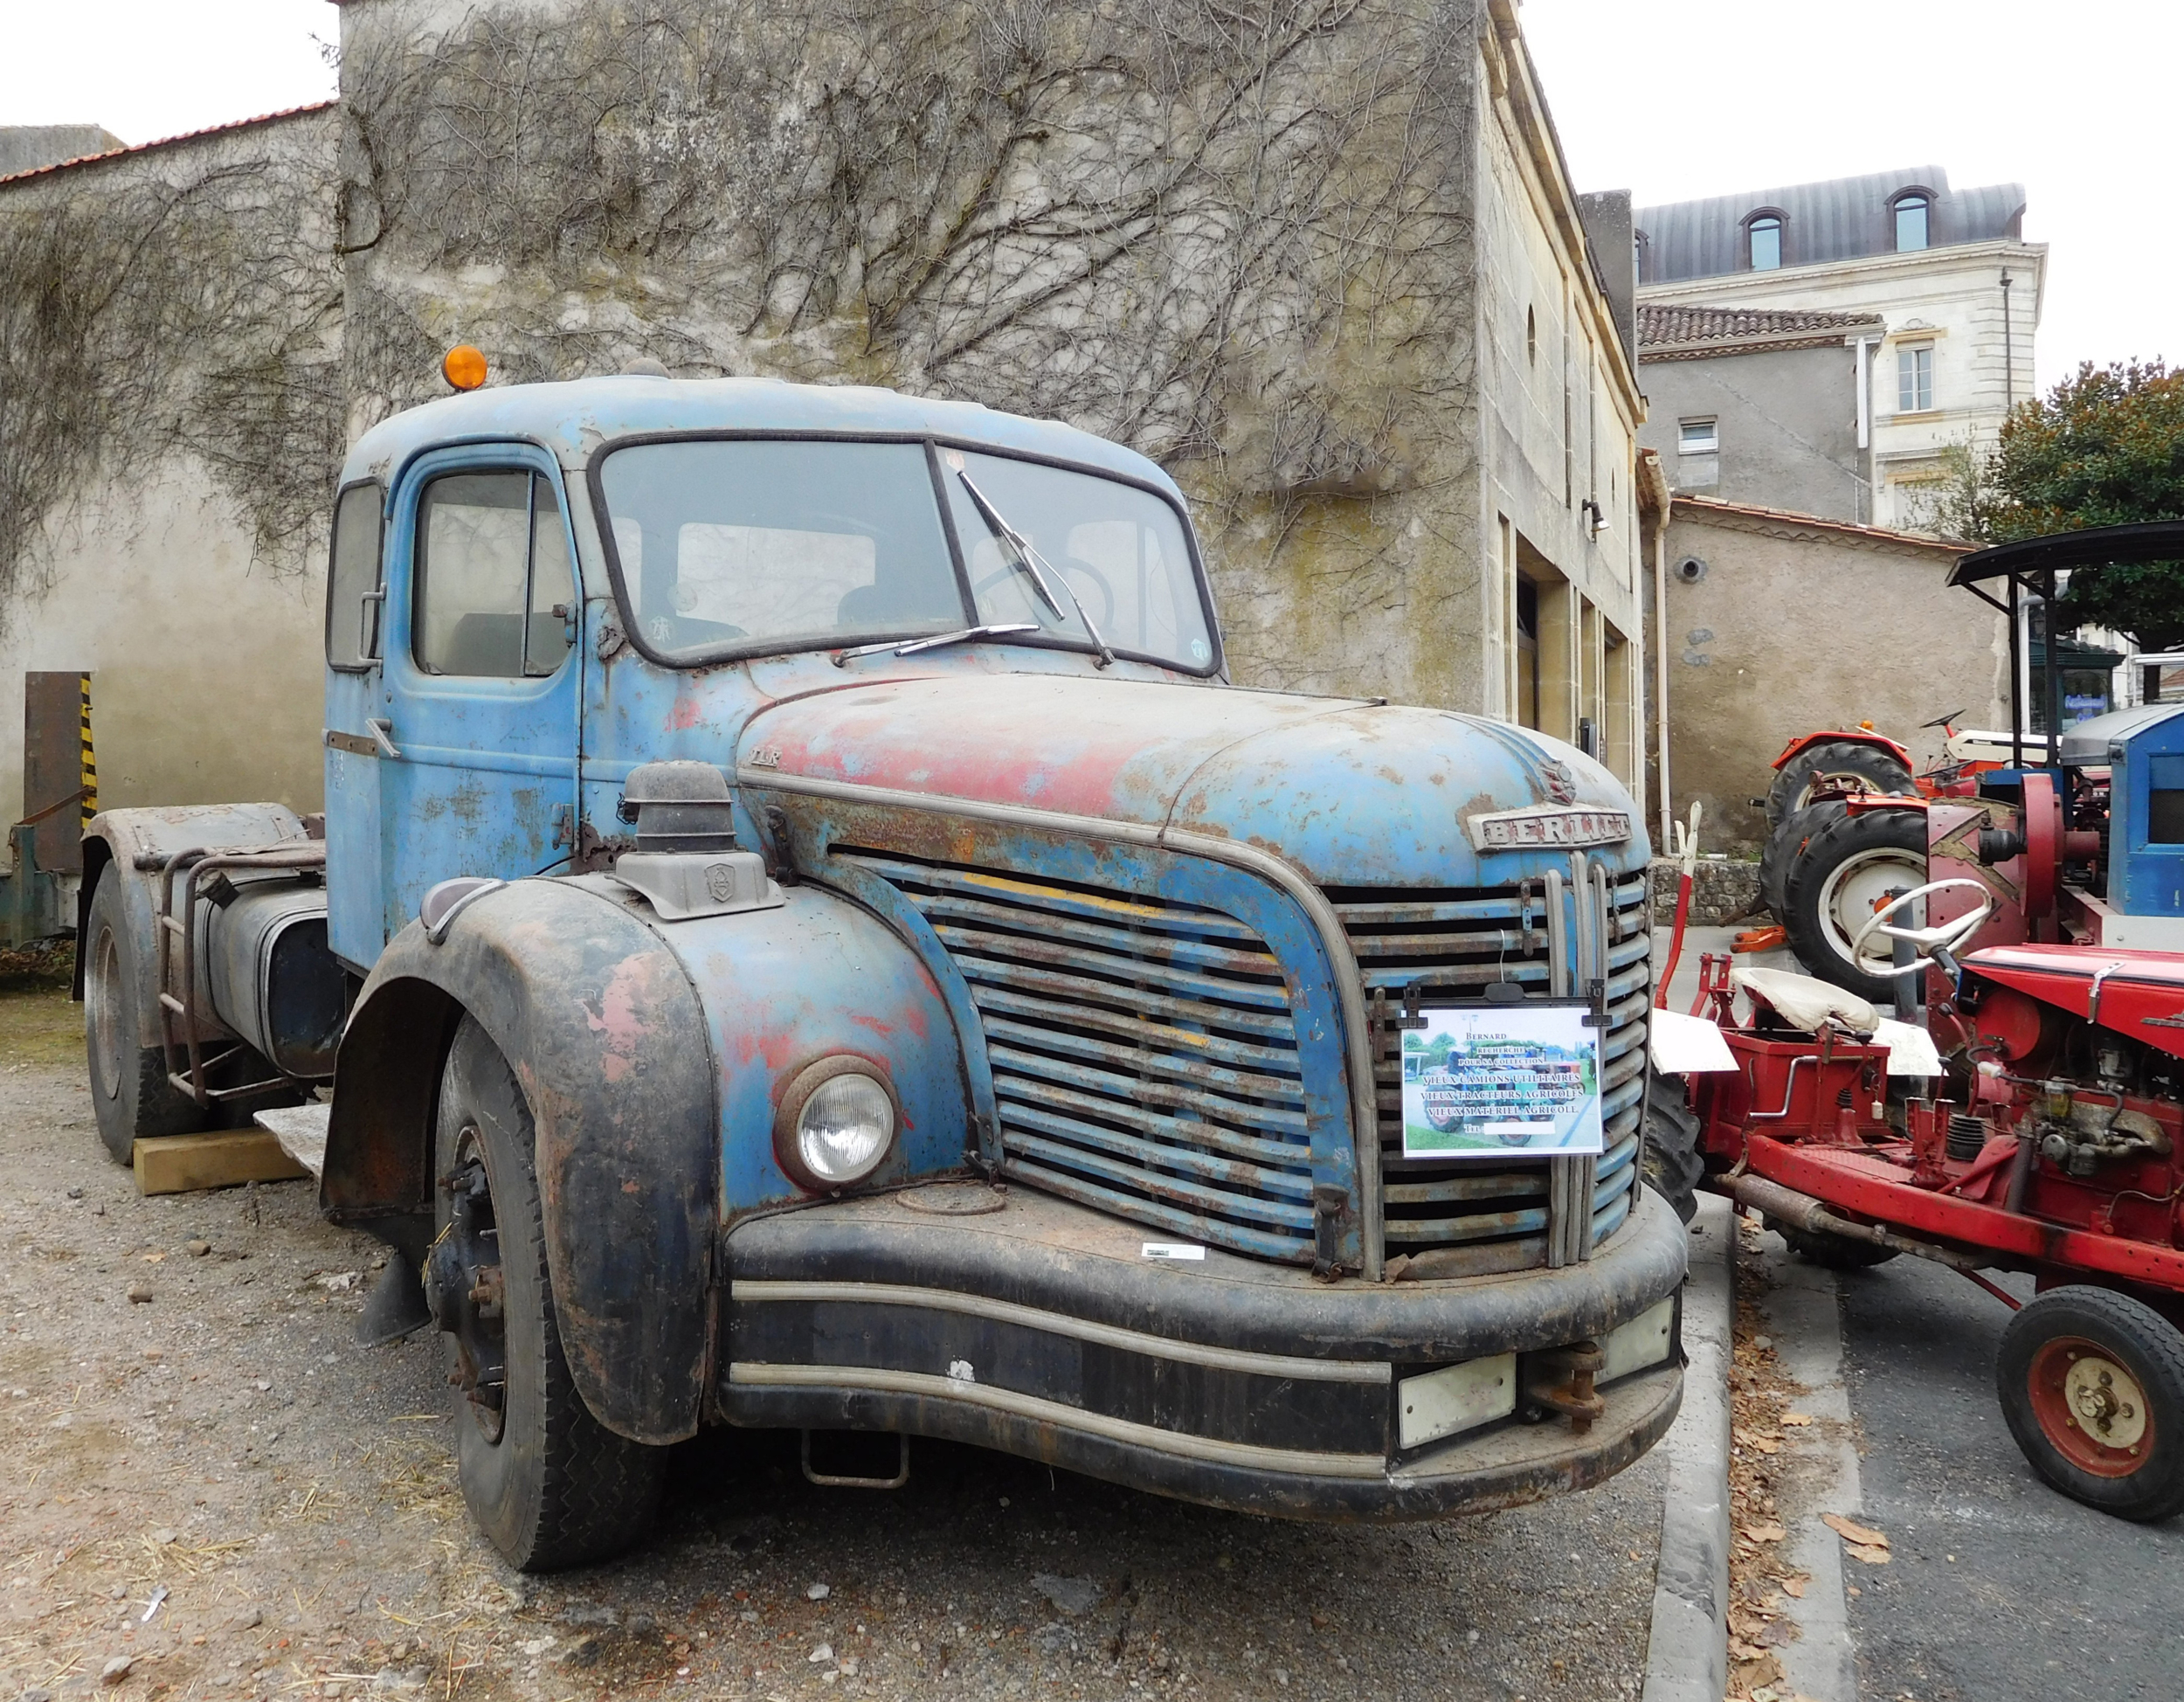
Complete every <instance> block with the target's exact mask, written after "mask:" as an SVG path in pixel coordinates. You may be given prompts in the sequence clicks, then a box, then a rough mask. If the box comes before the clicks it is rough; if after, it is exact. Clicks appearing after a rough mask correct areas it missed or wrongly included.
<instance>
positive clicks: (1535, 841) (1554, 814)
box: [1464, 805, 1630, 851]
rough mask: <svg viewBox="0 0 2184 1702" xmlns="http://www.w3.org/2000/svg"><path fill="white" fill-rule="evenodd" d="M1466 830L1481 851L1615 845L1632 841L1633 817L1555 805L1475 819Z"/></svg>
mask: <svg viewBox="0 0 2184 1702" xmlns="http://www.w3.org/2000/svg"><path fill="white" fill-rule="evenodd" d="M1464 826H1465V827H1468V828H1469V829H1470V831H1471V842H1472V843H1473V844H1474V845H1476V846H1477V847H1478V848H1479V849H1480V850H1482V851H1507V850H1510V849H1513V848H1517V847H1521V846H1531V845H1613V844H1616V843H1618V842H1620V841H1623V840H1627V839H1628V838H1629V837H1630V814H1629V812H1628V811H1626V810H1588V809H1584V808H1579V807H1574V806H1572V807H1562V806H1554V805H1543V806H1539V807H1538V808H1536V809H1530V810H1497V811H1496V812H1494V813H1492V814H1491V815H1475V816H1473V817H1471V819H1470V820H1468V821H1467V822H1465V823H1464Z"/></svg>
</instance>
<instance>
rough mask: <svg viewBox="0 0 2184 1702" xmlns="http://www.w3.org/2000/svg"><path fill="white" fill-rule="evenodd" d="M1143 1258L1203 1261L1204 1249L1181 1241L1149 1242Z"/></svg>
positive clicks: (1146, 1244)
mask: <svg viewBox="0 0 2184 1702" xmlns="http://www.w3.org/2000/svg"><path fill="white" fill-rule="evenodd" d="M1144 1257H1146V1258H1148V1259H1201V1260H1202V1259H1204V1258H1205V1257H1206V1249H1204V1248H1203V1247H1193V1246H1192V1244H1191V1243H1190V1242H1182V1241H1149V1242H1146V1243H1145V1250H1144Z"/></svg>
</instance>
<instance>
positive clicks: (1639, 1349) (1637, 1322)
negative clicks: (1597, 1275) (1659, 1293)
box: [1593, 1295, 1676, 1388]
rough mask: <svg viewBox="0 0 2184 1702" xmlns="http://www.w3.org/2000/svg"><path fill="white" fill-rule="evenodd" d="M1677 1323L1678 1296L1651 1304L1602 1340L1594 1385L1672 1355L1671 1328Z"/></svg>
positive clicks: (1657, 1362)
mask: <svg viewBox="0 0 2184 1702" xmlns="http://www.w3.org/2000/svg"><path fill="white" fill-rule="evenodd" d="M1675 1323H1676V1297H1675V1296H1674V1295H1670V1296H1669V1297H1668V1298H1667V1299H1666V1300H1663V1301H1661V1302H1660V1303H1658V1304H1655V1305H1652V1306H1649V1307H1648V1308H1647V1309H1646V1310H1645V1311H1642V1312H1641V1313H1639V1314H1638V1316H1637V1317H1635V1318H1632V1319H1631V1320H1630V1322H1629V1323H1628V1324H1626V1325H1623V1326H1622V1327H1621V1329H1619V1330H1616V1331H1614V1332H1612V1333H1611V1334H1610V1335H1609V1336H1608V1338H1607V1340H1606V1341H1604V1342H1602V1343H1601V1344H1600V1374H1599V1375H1598V1376H1596V1377H1594V1378H1593V1387H1596V1388H1597V1387H1599V1386H1600V1384H1602V1383H1612V1382H1614V1380H1615V1379H1616V1378H1618V1377H1628V1376H1629V1375H1630V1373H1632V1372H1634V1371H1643V1370H1644V1369H1645V1368H1646V1367H1647V1366H1655V1365H1659V1364H1660V1363H1661V1361H1662V1360H1665V1359H1667V1358H1668V1357H1669V1330H1670V1329H1671V1328H1672V1327H1673V1326H1674V1325H1675Z"/></svg>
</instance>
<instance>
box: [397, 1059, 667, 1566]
mask: <svg viewBox="0 0 2184 1702" xmlns="http://www.w3.org/2000/svg"><path fill="white" fill-rule="evenodd" d="M533 1140H534V1135H533V1125H532V1120H531V1110H530V1105H529V1103H528V1102H527V1101H526V1100H525V1098H524V1097H523V1090H522V1087H521V1086H520V1085H519V1084H518V1083H517V1082H516V1079H515V1071H514V1070H512V1069H509V1067H508V1060H507V1059H505V1058H503V1057H502V1056H501V1053H500V1049H499V1048H497V1047H495V1046H494V1043H493V1041H492V1040H491V1039H490V1038H489V1037H488V1036H487V1034H486V1032H485V1030H484V1029H483V1028H481V1027H479V1026H478V1024H477V1021H475V1019H473V1018H471V1017H465V1018H464V1019H463V1022H462V1026H461V1027H460V1028H459V1029H458V1030H457V1031H456V1034H455V1043H454V1045H453V1048H450V1050H449V1052H448V1055H447V1063H446V1069H445V1070H444V1072H443V1074H442V1076H441V1082H440V1100H439V1126H438V1128H437V1130H436V1131H435V1139H434V1158H435V1160H436V1163H435V1167H434V1172H433V1173H434V1175H435V1176H436V1177H438V1178H439V1179H441V1184H440V1187H439V1191H438V1204H437V1207H436V1213H435V1216H436V1221H437V1222H438V1225H439V1236H438V1238H437V1239H436V1240H435V1241H434V1242H433V1244H432V1256H431V1257H430V1258H429V1259H428V1261H427V1265H426V1273H425V1282H426V1289H427V1292H428V1294H429V1295H430V1297H431V1299H432V1310H433V1318H434V1321H435V1322H436V1323H438V1324H439V1326H440V1328H441V1329H442V1330H443V1331H446V1332H448V1333H449V1337H450V1339H449V1342H448V1355H447V1357H448V1365H449V1368H450V1372H451V1380H453V1381H454V1382H455V1383H456V1385H457V1387H458V1389H459V1393H458V1394H457V1397H456V1406H457V1412H456V1425H457V1442H456V1462H457V1468H458V1474H457V1475H458V1476H459V1477H460V1479H461V1482H462V1490H463V1499H464V1500H465V1501H466V1502H467V1503H468V1504H469V1507H470V1512H471V1516H472V1517H473V1519H476V1520H477V1521H478V1526H479V1528H480V1530H482V1531H483V1532H485V1534H486V1536H487V1539H488V1540H489V1541H491V1542H492V1544H493V1546H494V1547H495V1548H497V1549H499V1550H500V1551H501V1553H502V1554H503V1555H505V1556H506V1557H507V1558H508V1562H509V1564H511V1565H512V1566H515V1567H518V1568H519V1569H521V1570H522V1571H525V1572H548V1571H553V1570H555V1569H556V1568H559V1567H571V1566H583V1565H586V1564H588V1563H590V1562H591V1561H595V1560H605V1559H606V1558H608V1557H609V1556H611V1555H612V1554H616V1553H619V1552H620V1551H622V1550H623V1549H625V1548H627V1547H629V1546H631V1545H632V1543H634V1542H636V1541H637V1540H638V1539H639V1538H641V1537H642V1536H643V1535H644V1533H645V1532H646V1529H647V1528H648V1527H649V1526H650V1525H651V1523H652V1519H653V1511H654V1509H655V1508H656V1506H657V1505H658V1504H659V1500H660V1479H661V1474H662V1471H663V1469H664V1467H665V1465H666V1462H667V1449H664V1448H652V1447H647V1446H646V1445H645V1444H644V1443H635V1442H631V1441H630V1440H628V1439H627V1438H626V1437H624V1436H617V1435H615V1434H614V1433H613V1432H612V1431H611V1430H609V1429H606V1428H605V1426H604V1425H602V1424H601V1423H600V1422H598V1420H597V1419H595V1418H594V1417H592V1415H591V1409H590V1408H587V1407H586V1406H585V1405H584V1398H583V1396H582V1395H581V1394H578V1393H577V1387H576V1382H575V1380H574V1379H573V1378H572V1377H571V1376H570V1371H569V1362H568V1360H567V1358H566V1357H565V1355H564V1354H563V1350H562V1345H561V1330H560V1324H559V1320H558V1318H557V1315H556V1310H555V1305H554V1290H553V1281H552V1278H551V1277H550V1275H549V1272H548V1270H547V1268H546V1238H545V1233H544V1230H543V1226H542V1222H541V1218H540V1214H539V1204H538V1184H537V1180H536V1176H535V1174H534V1172H533V1168H532V1159H531V1154H532V1152H533Z"/></svg>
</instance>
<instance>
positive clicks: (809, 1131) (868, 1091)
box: [774, 1057, 895, 1193]
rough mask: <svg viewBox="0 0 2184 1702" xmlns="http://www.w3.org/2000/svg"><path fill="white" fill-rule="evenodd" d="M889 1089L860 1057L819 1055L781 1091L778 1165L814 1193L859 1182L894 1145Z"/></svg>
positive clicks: (776, 1133) (776, 1140)
mask: <svg viewBox="0 0 2184 1702" xmlns="http://www.w3.org/2000/svg"><path fill="white" fill-rule="evenodd" d="M894 1145H895V1095H894V1094H893V1093H892V1092H890V1091H889V1090H888V1084H887V1083H886V1082H885V1081H883V1080H882V1079H881V1077H880V1076H879V1075H878V1074H877V1073H876V1072H875V1071H874V1069H873V1068H872V1066H871V1065H870V1064H868V1063H867V1062H865V1061H864V1060H863V1059H861V1058H840V1057H836V1058H822V1059H820V1060H819V1062H817V1063H814V1064H809V1065H807V1066H805V1068H804V1069H800V1070H798V1072H797V1074H796V1076H795V1078H794V1079H793V1080H792V1081H791V1083H789V1087H788V1090H787V1091H786V1092H785V1093H784V1094H783V1095H782V1096H781V1110H780V1114H779V1116H778V1118H777V1119H776V1122H775V1125H774V1151H775V1153H776V1155H777V1156H778V1158H779V1159H780V1160H781V1167H782V1168H783V1169H784V1170H785V1171H787V1172H788V1173H789V1175H790V1176H791V1178H792V1179H793V1180H795V1181H796V1182H797V1183H798V1184H799V1185H800V1186H802V1187H806V1188H810V1189H812V1190H814V1191H815V1192H818V1193H826V1192H829V1191H830V1190H832V1189H834V1188H839V1187H847V1186H848V1185H849V1184H851V1183H852V1182H860V1181H862V1180H864V1179H865V1178H866V1177H867V1176H869V1175H871V1174H872V1173H873V1172H874V1171H875V1170H877V1169H878V1168H879V1167H880V1166H881V1161H882V1160H884V1159H886V1158H887V1156H888V1151H889V1149H890V1148H892V1147H893V1146H894Z"/></svg>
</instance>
